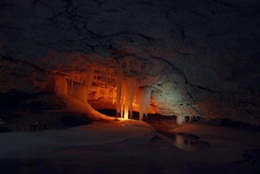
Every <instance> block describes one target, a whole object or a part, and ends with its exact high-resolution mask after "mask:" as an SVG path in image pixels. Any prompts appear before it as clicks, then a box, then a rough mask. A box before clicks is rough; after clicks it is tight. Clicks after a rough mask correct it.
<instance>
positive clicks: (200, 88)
mask: <svg viewBox="0 0 260 174" xmlns="http://www.w3.org/2000/svg"><path fill="white" fill-rule="evenodd" d="M259 27H260V2H259V1H258V0H247V1H243V0H237V1H235V0H226V1H224V0H174V1H170V0H110V1H105V0H88V1H80V0H75V1H74V0H73V1H72V0H55V1H52V0H26V1H16V0H3V1H1V2H0V55H1V58H0V59H1V60H0V73H1V75H0V79H1V85H0V90H1V92H2V93H6V92H8V91H10V90H13V89H16V90H21V91H25V92H28V91H30V92H34V91H39V90H40V89H41V87H43V86H44V85H45V84H46V81H48V77H49V73H48V72H50V71H52V70H59V71H65V72H70V71H84V70H86V69H87V68H88V66H89V65H90V64H94V65H95V66H101V67H102V66H103V67H112V68H115V69H116V68H117V66H118V63H119V64H120V65H123V68H124V73H125V75H126V76H138V77H139V83H140V84H141V85H142V86H151V87H152V88H153V92H152V98H151V107H152V108H153V110H154V112H156V113H160V114H163V115H177V116H201V117H204V118H208V119H216V118H217V119H218V118H229V119H232V120H237V121H242V122H247V123H252V124H258V125H259V124H260V117H259V114H260V109H259V108H260V107H259V105H260V101H259V97H260V92H259V89H260V80H259V73H260V72H259V67H260V61H259V52H260V51H259V47H260V43H259V40H260V33H259V31H260V28H259ZM100 76H102V75H100ZM100 102H102V101H100Z"/></svg>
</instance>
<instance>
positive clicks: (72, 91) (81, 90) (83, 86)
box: [54, 69, 93, 103]
mask: <svg viewBox="0 0 260 174" xmlns="http://www.w3.org/2000/svg"><path fill="white" fill-rule="evenodd" d="M54 76H55V77H54V78H55V88H54V90H55V93H56V94H57V95H59V96H64V95H70V96H72V97H74V98H76V99H78V100H80V101H81V102H83V103H87V100H88V94H89V90H90V88H91V85H92V78H93V73H92V70H91V69H90V70H89V71H87V72H86V73H70V74H60V73H55V74H54Z"/></svg>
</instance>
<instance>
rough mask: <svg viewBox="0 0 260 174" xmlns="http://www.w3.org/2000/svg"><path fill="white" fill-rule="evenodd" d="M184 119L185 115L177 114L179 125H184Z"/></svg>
mask: <svg viewBox="0 0 260 174" xmlns="http://www.w3.org/2000/svg"><path fill="white" fill-rule="evenodd" d="M184 121H185V117H184V116H177V120H176V122H177V124H178V125H182V124H183V123H184Z"/></svg>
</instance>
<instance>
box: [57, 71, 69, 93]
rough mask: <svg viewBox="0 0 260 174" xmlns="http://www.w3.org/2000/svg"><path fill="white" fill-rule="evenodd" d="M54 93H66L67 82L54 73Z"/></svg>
mask: <svg viewBox="0 0 260 174" xmlns="http://www.w3.org/2000/svg"><path fill="white" fill-rule="evenodd" d="M54 91H55V93H56V94H57V95H59V96H62V95H67V94H68V84H67V80H66V78H65V77H63V76H60V75H55V89H54Z"/></svg>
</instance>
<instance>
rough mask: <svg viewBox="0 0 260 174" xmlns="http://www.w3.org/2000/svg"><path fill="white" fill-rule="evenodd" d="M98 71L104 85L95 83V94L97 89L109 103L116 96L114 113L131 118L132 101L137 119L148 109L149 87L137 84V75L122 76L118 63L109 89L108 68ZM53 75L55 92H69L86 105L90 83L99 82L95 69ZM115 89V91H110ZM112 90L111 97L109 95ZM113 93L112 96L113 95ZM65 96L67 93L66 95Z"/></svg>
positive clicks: (113, 100)
mask: <svg viewBox="0 0 260 174" xmlns="http://www.w3.org/2000/svg"><path fill="white" fill-rule="evenodd" d="M98 71H99V72H102V73H103V76H104V77H105V78H104V79H105V82H104V83H103V86H104V88H105V89H104V88H102V89H101V88H100V87H99V86H97V87H96V89H95V90H96V93H98V94H97V96H98V95H99V93H104V94H103V96H104V98H105V99H109V100H111V101H110V102H111V103H114V102H115V99H116V111H117V116H120V117H121V118H122V119H131V118H132V115H133V104H138V105H139V116H140V118H139V119H140V120H142V119H143V116H144V115H146V116H147V113H148V108H149V104H150V97H151V88H149V87H139V83H138V79H137V77H136V76H131V77H125V75H124V70H123V68H122V66H118V67H117V69H116V70H114V73H116V81H117V84H116V86H114V87H113V88H112V90H109V88H108V87H107V86H108V82H109V81H111V78H112V77H111V74H112V73H113V72H111V70H107V69H106V70H105V71H104V68H103V69H102V71H100V69H99V70H98ZM53 74H54V78H55V88H54V89H55V93H56V94H57V95H59V96H70V97H72V98H74V99H77V100H78V101H80V102H82V103H83V104H85V105H88V98H89V92H90V89H91V87H92V83H93V82H94V83H95V84H99V85H100V82H98V77H97V74H96V73H95V69H94V68H92V69H89V70H88V71H87V72H71V73H61V72H54V73H53ZM115 90H116V92H114V91H115ZM111 91H112V97H111V95H109V93H111ZM115 94H116V96H115ZM67 98H68V97H67Z"/></svg>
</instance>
